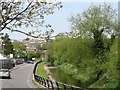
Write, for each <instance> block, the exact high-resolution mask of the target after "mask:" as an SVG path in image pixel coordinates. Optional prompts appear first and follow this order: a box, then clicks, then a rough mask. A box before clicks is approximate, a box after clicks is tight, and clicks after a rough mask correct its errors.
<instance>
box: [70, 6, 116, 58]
mask: <svg viewBox="0 0 120 90" xmlns="http://www.w3.org/2000/svg"><path fill="white" fill-rule="evenodd" d="M69 21H70V22H71V27H72V29H73V30H77V31H79V34H80V36H81V37H89V38H93V39H94V45H93V49H94V54H95V56H96V57H98V58H100V59H102V60H103V59H104V57H105V56H104V53H105V51H106V50H109V49H108V48H110V45H111V43H112V42H113V40H114V39H115V36H116V35H117V34H118V33H117V32H118V28H117V26H118V25H117V13H116V10H114V9H113V8H112V7H111V5H108V4H104V5H98V6H97V5H96V6H95V5H91V6H90V7H89V9H87V10H86V11H84V12H83V13H82V15H80V14H77V15H76V16H71V17H70V18H69ZM108 36H109V37H110V38H111V41H110V42H109V43H108V45H107V46H108V47H107V48H106V47H105V45H104V43H103V41H104V39H105V38H106V37H108Z"/></svg>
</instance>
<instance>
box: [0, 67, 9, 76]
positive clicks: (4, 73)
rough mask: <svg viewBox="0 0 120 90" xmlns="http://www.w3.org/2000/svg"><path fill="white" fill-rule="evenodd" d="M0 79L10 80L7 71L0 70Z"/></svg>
mask: <svg viewBox="0 0 120 90" xmlns="http://www.w3.org/2000/svg"><path fill="white" fill-rule="evenodd" d="M0 77H6V78H10V71H9V69H0Z"/></svg>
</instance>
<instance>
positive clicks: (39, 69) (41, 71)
mask: <svg viewBox="0 0 120 90" xmlns="http://www.w3.org/2000/svg"><path fill="white" fill-rule="evenodd" d="M44 64H45V62H41V63H40V64H38V66H37V75H39V76H42V77H44V78H47V73H46V71H45V70H44Z"/></svg>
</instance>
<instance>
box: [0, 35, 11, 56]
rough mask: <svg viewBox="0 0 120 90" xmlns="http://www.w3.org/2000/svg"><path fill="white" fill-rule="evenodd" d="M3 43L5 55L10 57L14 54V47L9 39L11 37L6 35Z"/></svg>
mask: <svg viewBox="0 0 120 90" xmlns="http://www.w3.org/2000/svg"><path fill="white" fill-rule="evenodd" d="M1 38H2V40H3V42H2V47H3V50H4V51H3V52H4V54H5V55H6V56H7V55H10V53H12V52H13V45H12V43H11V39H10V38H9V35H8V34H5V36H3V37H1Z"/></svg>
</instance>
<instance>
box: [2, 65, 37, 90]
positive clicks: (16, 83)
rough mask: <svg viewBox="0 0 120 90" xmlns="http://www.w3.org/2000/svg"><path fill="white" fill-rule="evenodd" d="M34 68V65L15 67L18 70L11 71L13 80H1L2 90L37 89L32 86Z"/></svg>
mask: <svg viewBox="0 0 120 90" xmlns="http://www.w3.org/2000/svg"><path fill="white" fill-rule="evenodd" d="M33 67H34V64H22V65H19V67H15V68H16V69H13V70H12V71H11V79H7V78H5V79H0V84H1V82H2V88H26V89H27V88H29V89H30V88H37V87H36V86H35V85H33V84H32V72H33ZM0 87H1V86H0ZM11 90H12V89H11ZM31 90H32V89H31Z"/></svg>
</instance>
